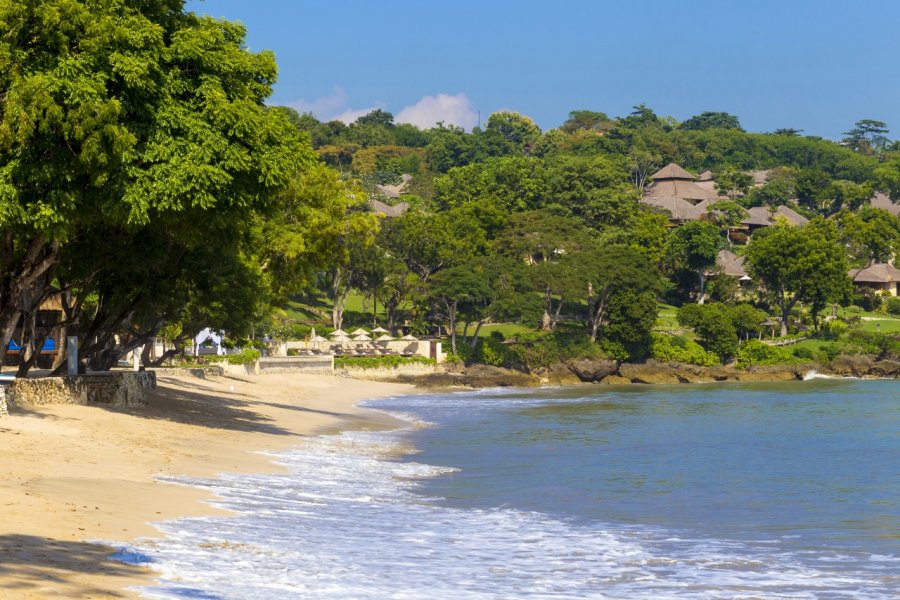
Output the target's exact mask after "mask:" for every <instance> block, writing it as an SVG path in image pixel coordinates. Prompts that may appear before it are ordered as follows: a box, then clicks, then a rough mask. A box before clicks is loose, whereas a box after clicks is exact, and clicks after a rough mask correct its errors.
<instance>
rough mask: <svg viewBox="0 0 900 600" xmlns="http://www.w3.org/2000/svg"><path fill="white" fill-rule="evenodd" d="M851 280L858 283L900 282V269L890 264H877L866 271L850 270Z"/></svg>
mask: <svg viewBox="0 0 900 600" xmlns="http://www.w3.org/2000/svg"><path fill="white" fill-rule="evenodd" d="M850 279H852V280H853V281H854V282H857V283H896V282H900V269H898V268H897V267H895V266H894V265H891V264H888V263H875V264H874V265H869V266H868V267H866V268H865V269H850Z"/></svg>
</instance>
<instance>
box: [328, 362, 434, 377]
mask: <svg viewBox="0 0 900 600" xmlns="http://www.w3.org/2000/svg"><path fill="white" fill-rule="evenodd" d="M434 372H435V366H434V365H426V364H422V363H410V364H406V365H398V366H396V367H383V368H377V369H360V368H359V367H341V368H340V369H338V370H337V371H336V373H337V374H338V375H343V376H345V377H353V378H354V379H369V380H371V381H396V380H397V379H398V378H399V377H401V376H403V375H428V374H431V373H434Z"/></svg>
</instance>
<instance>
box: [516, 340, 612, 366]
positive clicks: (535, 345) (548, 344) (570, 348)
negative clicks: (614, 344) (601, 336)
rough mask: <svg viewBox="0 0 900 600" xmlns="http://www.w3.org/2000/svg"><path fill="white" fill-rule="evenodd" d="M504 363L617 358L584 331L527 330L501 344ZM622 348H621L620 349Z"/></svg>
mask: <svg viewBox="0 0 900 600" xmlns="http://www.w3.org/2000/svg"><path fill="white" fill-rule="evenodd" d="M504 349H505V351H506V357H507V363H506V364H505V365H504V366H509V367H513V368H517V367H523V366H524V367H526V368H528V369H536V368H539V367H548V366H550V365H553V364H556V363H560V362H566V361H569V360H574V359H578V358H595V357H604V358H618V357H617V356H613V355H610V354H609V353H607V352H605V351H604V349H603V348H601V346H600V345H598V344H594V343H593V342H591V340H590V338H588V337H587V336H586V335H585V334H584V333H583V332H579V333H568V332H563V331H555V332H553V333H530V334H524V335H519V336H517V339H516V343H513V344H510V345H504ZM622 352H624V350H622Z"/></svg>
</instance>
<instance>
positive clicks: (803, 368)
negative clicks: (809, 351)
mask: <svg viewBox="0 0 900 600" xmlns="http://www.w3.org/2000/svg"><path fill="white" fill-rule="evenodd" d="M813 368H814V365H758V366H752V367H749V368H748V369H747V370H746V371H738V372H737V380H738V381H796V380H798V379H803V376H804V375H805V374H806V373H808V372H809V371H810V370H811V369H813Z"/></svg>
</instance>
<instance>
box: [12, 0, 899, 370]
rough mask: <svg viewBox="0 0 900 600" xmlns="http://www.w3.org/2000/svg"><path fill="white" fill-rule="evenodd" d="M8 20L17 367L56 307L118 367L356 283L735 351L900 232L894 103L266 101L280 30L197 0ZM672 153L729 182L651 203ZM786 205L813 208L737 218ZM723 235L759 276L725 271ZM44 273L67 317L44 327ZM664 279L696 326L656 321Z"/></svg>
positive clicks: (664, 345)
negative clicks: (466, 105)
mask: <svg viewBox="0 0 900 600" xmlns="http://www.w3.org/2000/svg"><path fill="white" fill-rule="evenodd" d="M123 15H124V17H123ZM0 23H2V24H3V27H4V30H5V31H9V32H10V34H9V35H7V36H5V37H4V38H3V39H2V40H0V63H2V64H3V65H4V68H3V69H2V70H0V88H2V89H3V91H4V94H3V100H2V103H0V229H2V232H3V240H4V242H3V267H2V268H3V277H2V280H0V334H2V335H0V338H2V339H0V362H2V359H3V356H4V355H5V353H6V351H7V348H8V345H9V343H10V342H11V341H13V342H15V343H16V344H18V345H19V346H20V347H21V348H22V352H23V354H22V356H23V360H22V361H21V363H20V366H19V373H20V374H24V373H26V372H27V371H28V369H29V368H31V366H33V364H34V360H35V359H36V357H37V355H38V349H40V348H41V347H42V344H43V343H44V339H46V338H47V337H48V336H58V335H59V333H60V332H61V331H64V332H65V333H66V335H77V336H78V337H79V339H80V340H81V341H80V346H81V349H80V353H81V357H82V359H83V360H84V361H85V363H86V364H87V365H88V366H89V367H90V368H94V369H108V368H110V367H112V366H114V365H115V364H117V362H118V361H119V360H120V359H121V358H122V357H123V356H124V355H125V354H126V353H128V352H130V351H132V350H134V349H138V348H141V347H144V346H145V344H147V343H148V342H149V341H151V340H153V339H154V338H157V337H163V338H165V339H167V340H168V341H169V343H170V344H171V345H172V347H173V351H172V352H173V353H178V352H179V351H180V349H181V348H182V347H183V346H184V345H185V344H186V343H188V342H189V341H190V340H191V339H193V337H194V336H195V335H196V333H197V332H198V331H199V330H201V329H203V328H205V327H212V328H215V329H221V330H224V331H226V332H227V334H228V336H229V338H230V339H231V340H232V341H233V342H234V343H236V344H243V345H248V344H251V343H259V340H261V339H262V338H263V336H264V335H269V336H272V337H288V336H291V335H293V336H303V335H305V334H306V332H307V331H308V326H309V325H314V324H316V323H315V322H309V320H307V321H308V322H306V323H298V322H296V321H292V320H291V319H290V318H287V317H286V316H285V314H286V313H285V312H284V311H283V310H281V309H282V308H283V307H284V306H285V305H286V304H287V303H288V302H290V301H292V302H295V303H296V302H301V303H306V304H307V305H312V304H315V301H316V299H317V298H322V297H327V299H328V303H329V304H330V311H329V312H330V315H329V316H330V318H329V319H327V321H320V322H319V324H320V325H321V323H322V322H329V324H330V325H331V326H332V327H336V328H339V327H341V326H342V325H344V324H345V312H346V310H345V306H346V301H347V299H348V297H351V296H360V297H362V298H364V299H365V302H366V306H367V311H368V310H371V314H369V315H366V314H362V313H360V312H354V313H353V314H354V318H357V319H366V320H367V322H368V323H371V322H372V320H376V321H379V322H380V324H382V325H384V326H385V327H387V328H388V329H389V330H391V331H392V332H395V333H396V332H398V331H400V330H401V329H402V330H403V331H411V332H414V333H416V334H438V335H446V336H447V337H448V339H449V346H450V347H451V349H452V351H453V353H454V354H455V355H456V356H458V357H460V358H461V359H463V360H485V361H488V362H490V361H494V362H497V363H511V362H515V361H516V360H519V361H526V362H527V361H528V360H532V359H533V360H538V359H535V358H534V357H533V356H532V358H530V359H527V358H523V357H522V356H518V357H516V356H512V355H509V354H504V353H507V352H508V348H509V346H508V345H503V344H501V342H502V341H504V340H502V339H498V338H502V335H500V334H498V335H497V336H494V337H488V338H483V336H479V330H480V328H481V327H483V326H484V325H485V324H486V323H498V322H502V323H519V324H521V325H522V326H523V327H524V328H525V329H527V330H529V333H525V334H522V335H520V336H519V339H520V341H521V342H522V347H523V348H527V349H528V352H532V354H537V353H541V352H545V353H550V354H553V353H557V354H558V353H560V352H575V353H581V354H585V355H604V356H608V357H611V358H615V359H617V360H642V359H644V358H646V357H648V356H651V355H652V356H658V357H663V358H671V359H673V360H674V359H684V360H688V361H695V362H696V361H700V362H710V361H715V362H718V361H729V360H732V359H733V358H735V357H738V358H740V356H739V351H740V348H741V347H746V348H751V349H752V348H756V350H754V351H755V352H759V349H758V348H757V347H756V344H752V343H750V342H748V341H747V340H750V341H753V338H755V337H759V334H760V333H761V332H762V331H763V330H764V329H765V328H766V327H770V326H771V325H770V324H771V323H772V322H773V319H774V320H776V321H777V322H778V324H779V325H780V332H781V333H782V334H783V335H790V334H792V333H794V332H796V331H797V330H798V328H799V329H809V330H812V331H815V332H818V331H820V330H826V329H827V330H829V331H830V330H832V329H839V327H838V326H837V325H833V324H832V323H833V321H832V320H829V322H828V325H827V326H826V325H824V324H825V322H826V319H825V316H827V315H825V314H824V313H825V312H828V310H829V309H830V308H831V309H832V312H834V309H833V308H832V307H834V306H838V305H840V306H846V305H849V304H851V303H856V304H860V305H864V306H865V308H867V309H873V308H879V307H881V306H882V302H881V297H880V296H878V295H876V294H871V293H865V292H860V290H855V289H854V287H853V286H852V285H851V280H850V278H849V277H848V269H850V268H851V267H863V266H866V265H869V264H872V263H884V262H889V261H891V260H892V258H893V256H895V255H896V253H897V249H898V246H900V218H898V217H897V215H896V211H893V213H892V207H893V206H894V205H893V204H892V202H891V200H890V199H900V143H898V142H895V141H892V140H891V139H890V138H889V137H888V133H889V130H888V128H887V126H886V125H885V124H884V123H881V122H879V121H875V120H869V119H864V120H860V121H859V122H857V123H856V124H854V125H852V126H851V125H849V124H848V132H847V133H846V134H845V138H844V139H842V140H840V141H839V142H834V141H829V140H825V139H821V138H817V137H812V136H804V135H802V133H803V132H802V131H798V130H793V129H779V130H776V131H773V132H770V133H750V132H746V131H744V130H743V129H742V128H741V125H740V121H739V119H738V118H737V117H735V116H733V115H729V114H726V113H722V112H703V113H701V114H699V115H697V116H694V117H692V118H690V119H687V120H686V121H684V122H681V123H679V122H678V121H676V120H675V119H672V118H670V117H664V116H660V115H657V114H656V113H655V112H654V111H653V110H652V109H651V108H649V107H647V106H644V105H639V106H636V107H635V108H634V110H633V112H631V113H630V114H627V115H622V116H609V115H607V114H604V113H602V112H596V111H591V110H574V111H572V112H571V113H570V116H569V118H568V119H567V120H566V121H565V122H564V123H562V124H561V125H560V126H559V127H558V128H555V129H550V130H547V131H541V129H540V128H539V127H538V126H537V125H535V123H534V122H532V120H531V119H529V118H528V117H527V116H524V115H520V114H517V113H513V112H499V113H495V114H492V115H490V117H489V118H488V119H487V121H486V123H485V124H484V126H483V127H476V128H475V129H474V130H473V131H471V132H469V131H464V130H462V129H460V128H458V127H454V126H447V125H442V124H438V125H437V126H436V127H434V128H431V129H427V130H422V129H419V128H417V127H415V126H412V125H408V124H401V123H395V122H394V118H393V116H392V115H391V114H390V113H388V112H385V111H383V110H376V111H373V112H371V113H369V114H367V115H365V116H363V117H360V118H359V119H357V120H356V121H355V122H353V123H351V124H344V123H342V122H339V121H331V122H320V121H318V120H317V119H316V118H315V117H314V116H313V115H311V114H298V113H297V112H296V111H294V110H293V109H290V108H288V107H278V106H271V107H267V106H266V99H267V98H268V97H269V96H270V94H271V91H272V86H273V85H274V82H275V79H276V72H277V69H276V65H275V61H274V57H273V56H272V55H271V53H268V52H261V53H251V52H249V51H248V50H247V49H246V47H245V45H244V38H245V31H244V29H243V27H242V26H241V25H239V24H234V23H229V22H226V21H221V20H216V19H211V18H207V17H200V16H197V15H194V14H192V13H186V12H184V9H183V4H182V2H180V1H178V0H154V1H150V2H142V3H140V4H139V5H137V6H134V5H132V4H131V3H127V2H124V0H121V1H114V2H108V3H105V4H103V5H102V6H100V5H96V6H95V5H85V4H81V3H77V2H72V1H67V0H56V1H54V2H44V3H40V4H39V5H31V4H28V5H18V4H3V5H0ZM669 163H675V164H677V165H679V166H680V167H682V168H683V169H686V170H687V171H688V172H689V176H690V177H691V178H695V177H696V178H697V179H698V180H699V176H700V174H703V173H705V174H706V180H707V181H709V182H711V183H710V185H713V186H714V187H713V188H711V189H714V194H713V195H714V196H715V200H714V201H713V202H711V203H707V204H710V206H708V210H706V211H705V213H704V215H703V216H702V218H698V219H694V220H691V221H689V222H679V221H678V220H677V219H673V216H674V215H672V214H671V212H667V211H666V210H663V209H660V208H659V207H655V206H653V205H651V204H648V203H647V202H643V201H642V198H643V197H644V196H645V195H646V194H647V190H648V189H649V188H650V187H651V186H653V185H654V184H655V182H654V180H653V177H652V176H653V175H654V174H655V173H657V172H658V171H659V170H660V169H662V168H663V167H665V166H666V165H667V164H669ZM656 183H658V182H656ZM879 197H880V198H882V200H885V199H886V200H887V205H883V206H881V207H880V208H879V207H873V206H872V205H871V201H872V199H873V198H879ZM782 206H784V207H790V209H791V211H794V212H795V213H797V214H799V215H801V216H802V217H803V218H804V220H808V221H809V222H808V223H807V224H805V225H803V226H793V225H791V224H789V223H786V222H782V220H780V219H779V218H774V219H773V220H772V223H771V226H769V227H761V228H758V229H756V230H754V231H750V228H748V227H742V224H741V222H742V220H745V219H746V217H747V215H748V214H749V213H748V212H747V211H748V210H749V209H754V208H758V207H768V209H769V211H770V212H772V214H774V211H775V209H777V208H778V207H782ZM726 249H728V250H730V251H731V252H734V253H735V254H736V255H738V256H739V257H740V258H741V260H742V261H744V264H745V265H746V269H747V272H748V273H749V277H748V279H749V280H751V284H750V285H747V284H743V286H742V285H741V283H740V282H739V281H737V280H736V279H735V278H733V277H727V276H723V274H722V273H719V272H718V271H719V269H720V266H719V265H718V264H717V257H718V255H719V253H720V252H721V251H722V250H726ZM51 298H55V299H57V301H58V302H59V304H60V306H61V307H62V313H63V318H62V319H61V320H59V321H58V322H55V323H52V324H50V325H46V324H44V325H45V326H42V324H41V323H40V318H39V317H40V308H41V306H42V305H43V304H44V303H46V302H47V301H48V299H51ZM661 301H662V302H665V303H666V304H667V305H670V306H675V307H681V310H679V312H678V316H677V318H678V321H679V326H680V327H681V328H682V331H690V332H692V333H691V335H681V334H679V333H677V332H676V333H675V334H674V335H661V334H660V333H659V332H654V327H655V325H656V324H657V317H658V307H659V303H660V302H661ZM368 307H371V308H370V309H369V308H368ZM884 307H885V308H886V309H887V308H890V309H891V310H894V309H895V308H896V301H891V302H888V303H885V304H884ZM826 333H827V331H826ZM458 338H461V339H458ZM479 339H482V340H483V343H482V344H479V343H478V340H479ZM242 340H243V341H242ZM495 342H496V343H495ZM491 353H493V354H492V355H491ZM486 355H491V356H486ZM498 355H499V357H498ZM164 358H168V357H164ZM63 359H64V353H63V354H61V355H60V356H59V363H60V364H61V362H62V360H63ZM145 361H146V362H149V361H150V357H149V355H146V356H145Z"/></svg>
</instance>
